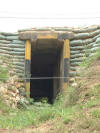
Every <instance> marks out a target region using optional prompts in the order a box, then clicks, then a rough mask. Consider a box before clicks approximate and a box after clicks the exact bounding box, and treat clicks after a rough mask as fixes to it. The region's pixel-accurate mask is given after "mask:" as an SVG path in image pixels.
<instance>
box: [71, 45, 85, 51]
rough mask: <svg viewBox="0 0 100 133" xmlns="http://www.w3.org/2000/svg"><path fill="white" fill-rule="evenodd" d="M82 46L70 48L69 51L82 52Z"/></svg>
mask: <svg viewBox="0 0 100 133" xmlns="http://www.w3.org/2000/svg"><path fill="white" fill-rule="evenodd" d="M83 49H84V47H83V46H76V47H70V50H83Z"/></svg>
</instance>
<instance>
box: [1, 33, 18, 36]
mask: <svg viewBox="0 0 100 133" xmlns="http://www.w3.org/2000/svg"><path fill="white" fill-rule="evenodd" d="M1 34H2V35H5V36H16V35H18V32H17V33H7V32H1Z"/></svg>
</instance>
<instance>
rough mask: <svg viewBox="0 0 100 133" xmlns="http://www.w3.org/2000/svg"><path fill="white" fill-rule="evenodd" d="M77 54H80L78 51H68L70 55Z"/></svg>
mask: <svg viewBox="0 0 100 133" xmlns="http://www.w3.org/2000/svg"><path fill="white" fill-rule="evenodd" d="M79 53H80V51H72V50H71V51H70V54H71V55H75V54H79Z"/></svg>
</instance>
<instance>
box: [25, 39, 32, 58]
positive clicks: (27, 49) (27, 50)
mask: <svg viewBox="0 0 100 133" xmlns="http://www.w3.org/2000/svg"><path fill="white" fill-rule="evenodd" d="M25 59H26V60H30V59H31V43H30V41H29V40H26V43H25Z"/></svg>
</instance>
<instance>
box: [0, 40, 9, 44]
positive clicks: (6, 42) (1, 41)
mask: <svg viewBox="0 0 100 133" xmlns="http://www.w3.org/2000/svg"><path fill="white" fill-rule="evenodd" d="M10 42H11V41H7V40H0V43H4V44H8V43H10Z"/></svg>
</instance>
